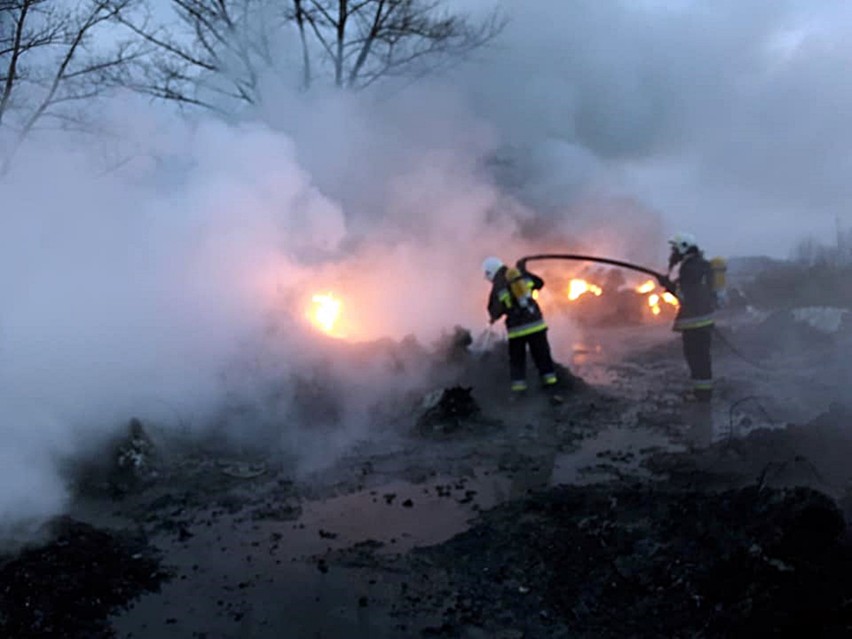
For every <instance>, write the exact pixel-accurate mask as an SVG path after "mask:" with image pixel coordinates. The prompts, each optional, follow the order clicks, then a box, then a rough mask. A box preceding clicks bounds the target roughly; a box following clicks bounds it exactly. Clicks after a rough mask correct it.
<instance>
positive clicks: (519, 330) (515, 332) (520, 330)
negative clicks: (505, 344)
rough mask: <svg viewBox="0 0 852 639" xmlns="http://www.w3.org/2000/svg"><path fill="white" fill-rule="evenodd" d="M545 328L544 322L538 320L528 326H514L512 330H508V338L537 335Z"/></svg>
mask: <svg viewBox="0 0 852 639" xmlns="http://www.w3.org/2000/svg"><path fill="white" fill-rule="evenodd" d="M546 328H547V324H546V323H545V322H544V320H539V321H537V322H532V323H530V324H524V325H522V326H515V327H514V328H510V329H509V338H510V339H511V338H512V337H524V336H526V335H532V334H533V333H538V332H539V331H543V330H545V329H546Z"/></svg>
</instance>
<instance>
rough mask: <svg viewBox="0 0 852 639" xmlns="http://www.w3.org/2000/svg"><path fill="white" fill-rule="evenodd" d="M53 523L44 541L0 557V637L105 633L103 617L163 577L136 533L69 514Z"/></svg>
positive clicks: (87, 638) (65, 638) (88, 637)
mask: <svg viewBox="0 0 852 639" xmlns="http://www.w3.org/2000/svg"><path fill="white" fill-rule="evenodd" d="M53 529H54V530H53V534H52V539H51V541H49V542H48V543H45V544H44V545H41V546H38V547H32V548H29V549H26V550H24V551H22V552H21V553H19V554H17V555H16V556H14V557H5V558H4V557H3V556H0V635H2V636H3V637H9V638H12V637H20V638H23V637H45V638H49V637H55V638H57V639H59V638H61V639H98V638H104V639H106V638H108V637H112V636H113V632H112V630H111V629H110V626H109V624H108V622H107V619H108V617H109V616H110V615H111V614H112V613H114V612H116V611H118V610H120V609H122V608H123V607H125V606H126V605H127V604H128V603H129V602H130V601H132V600H133V599H134V598H136V597H137V596H139V595H141V594H142V593H145V592H155V591H157V590H159V587H160V584H161V583H162V582H163V581H164V580H166V579H167V578H168V577H169V575H168V574H167V573H166V572H164V571H163V570H162V569H161V568H160V565H159V560H158V559H157V558H156V557H155V556H154V555H153V554H152V552H151V550H150V549H149V547H148V546H147V544H146V542H145V541H144V540H143V539H139V538H131V537H127V536H119V535H115V534H113V533H110V532H107V531H105V530H98V529H96V528H93V527H92V526H89V525H88V524H84V523H81V522H78V521H74V520H73V519H69V518H62V519H60V520H58V521H56V522H55V523H54V525H53Z"/></svg>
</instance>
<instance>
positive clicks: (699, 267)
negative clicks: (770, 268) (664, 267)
mask: <svg viewBox="0 0 852 639" xmlns="http://www.w3.org/2000/svg"><path fill="white" fill-rule="evenodd" d="M669 245H670V246H671V254H670V256H669V271H670V272H671V269H672V268H674V267H675V266H677V265H679V266H680V271H679V274H678V278H677V281H675V282H672V281H671V280H667V281H666V282H665V283H664V286H665V287H666V288H667V289H668V290H669V292H670V293H673V294H674V295H676V296H677V298H678V300H679V301H680V309H679V310H678V314H677V317H676V318H675V321H674V326H673V327H672V328H673V329H674V330H675V331H678V332H680V333H681V335H682V338H683V354H684V357H685V358H686V363H687V365H688V366H689V372H690V376H691V377H692V398H693V399H695V400H697V401H702V402H707V401H710V399H711V398H712V396H713V369H712V362H711V359H710V346H711V341H712V340H711V338H712V335H713V311H714V310H715V307H716V299H715V292H714V280H713V268H712V266H711V264H710V262H708V261H707V260H706V259H705V258H704V254H703V253H702V252H701V250H700V249H699V248H698V244H697V243H696V241H695V238H694V237H693V236H692V235H689V234H687V233H679V234H677V235H675V236H674V237H673V238H672V239H670V240H669Z"/></svg>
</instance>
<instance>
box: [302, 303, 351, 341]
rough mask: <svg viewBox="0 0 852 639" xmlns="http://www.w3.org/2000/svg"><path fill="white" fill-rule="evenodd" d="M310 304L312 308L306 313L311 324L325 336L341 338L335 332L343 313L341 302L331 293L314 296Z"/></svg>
mask: <svg viewBox="0 0 852 639" xmlns="http://www.w3.org/2000/svg"><path fill="white" fill-rule="evenodd" d="M311 302H312V306H311V308H310V310H309V311H308V319H309V320H310V321H311V324H313V325H314V326H315V327H316V328H318V329H319V330H321V331H322V332H323V333H325V334H326V335H330V336H332V337H343V335H340V334H339V333H338V332H337V331H336V330H335V328H336V327H337V325H338V323H339V321H340V317H341V314H342V312H343V302H341V301H340V300H339V299H337V298H336V297H335V296H334V295H333V294H332V293H325V294H318V295H314V296H313V297H312V298H311Z"/></svg>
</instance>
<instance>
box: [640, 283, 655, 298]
mask: <svg viewBox="0 0 852 639" xmlns="http://www.w3.org/2000/svg"><path fill="white" fill-rule="evenodd" d="M655 288H657V285H656V284H655V283H654V280H648V281H647V282H644V283H643V284H640V285H639V286H637V287H636V292H637V293H642V294H643V295H644V294H645V293H650V292H651V291H653V290H654V289H655Z"/></svg>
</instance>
